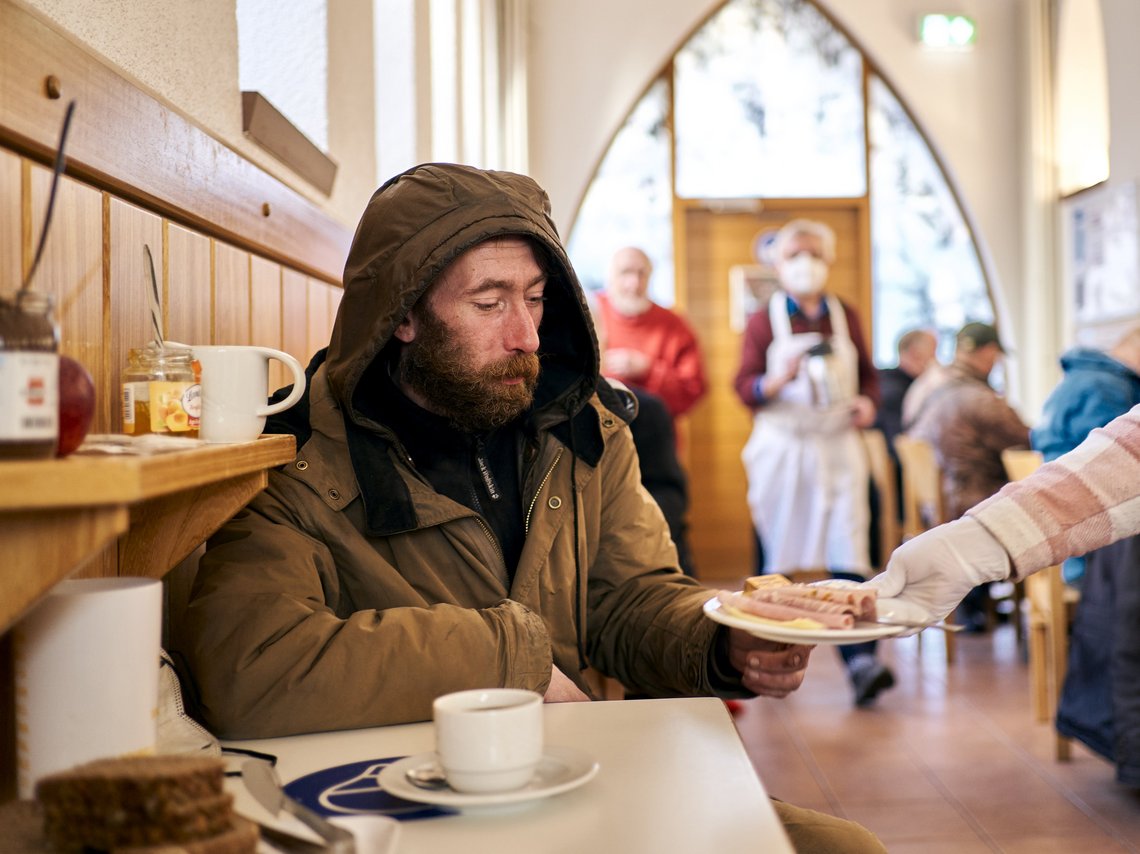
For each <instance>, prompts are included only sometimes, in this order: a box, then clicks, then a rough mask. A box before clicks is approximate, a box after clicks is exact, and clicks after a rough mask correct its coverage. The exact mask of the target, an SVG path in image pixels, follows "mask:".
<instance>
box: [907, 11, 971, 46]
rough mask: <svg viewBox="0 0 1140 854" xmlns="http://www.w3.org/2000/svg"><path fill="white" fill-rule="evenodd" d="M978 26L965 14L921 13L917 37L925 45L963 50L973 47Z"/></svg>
mask: <svg viewBox="0 0 1140 854" xmlns="http://www.w3.org/2000/svg"><path fill="white" fill-rule="evenodd" d="M977 34H978V28H977V26H976V25H975V23H974V19H973V18H967V17H966V16H965V15H923V16H921V17H920V18H919V19H918V38H919V41H921V42H922V43H923V44H924V45H925V46H926V47H934V48H948V49H957V50H964V49H966V48H970V47H973V45H974V39H975V38H976V36H977Z"/></svg>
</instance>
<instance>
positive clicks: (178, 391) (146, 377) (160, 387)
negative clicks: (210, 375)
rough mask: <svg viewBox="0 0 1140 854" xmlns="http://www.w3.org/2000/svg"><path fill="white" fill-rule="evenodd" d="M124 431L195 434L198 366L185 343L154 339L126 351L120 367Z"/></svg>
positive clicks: (199, 396) (199, 411)
mask: <svg viewBox="0 0 1140 854" xmlns="http://www.w3.org/2000/svg"><path fill="white" fill-rule="evenodd" d="M122 401H123V432H124V433H129V434H131V435H136V436H139V435H142V434H144V433H165V434H169V435H171V436H180V437H185V438H189V439H196V438H198V427H199V424H200V422H201V416H202V385H201V369H200V368H199V366H198V362H197V361H196V360H195V359H194V354H193V352H192V351H191V350H190V349H189V348H187V347H173V346H166V347H158V346H157V345H155V344H154V343H153V342H152V343H150V344H148V345H147V346H146V347H143V348H141V349H132V350H130V351H129V352H128V353H127V367H126V369H125V370H124V371H123V397H122Z"/></svg>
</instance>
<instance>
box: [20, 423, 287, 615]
mask: <svg viewBox="0 0 1140 854" xmlns="http://www.w3.org/2000/svg"><path fill="white" fill-rule="evenodd" d="M294 453H295V441H294V439H293V437H292V436H264V437H262V438H261V439H258V440H257V441H254V442H245V443H241V444H236V445H197V444H195V445H194V447H192V448H189V449H188V450H185V451H173V452H167V453H161V454H154V455H151V456H122V457H107V456H81V455H72V456H70V457H67V458H66V459H62V460H41V461H31V462H5V463H0V549H3V553H4V565H3V569H2V570H0V581H2V583H3V585H4V595H3V597H0V633H3V632H6V631H7V630H8V629H9V628H10V627H11V626H12V625H13V624H14V623H15V622H16V621H17V620H18V619H19V618H20V617H21V616H23V615H24V614H25V613H27V611H28V610H29V609H30V608H31V606H32V605H34V604H35V603H36V602H38V601H39V600H40V598H41V597H43V596H44V595H46V594H47V593H48V592H49V591H50V590H51V588H52V587H53V586H55V585H56V584H57V583H58V582H60V581H62V580H63V579H65V578H67V577H68V576H69V575H71V574H72V573H73V572H75V571H76V570H77V569H79V568H80V567H81V566H82V565H83V564H84V563H85V562H86V561H88V560H90V559H91V558H92V557H94V556H95V555H97V554H99V552H101V551H102V550H103V549H104V548H106V547H107V546H109V545H111V544H112V543H114V542H115V539H116V538H119V543H118V573H119V574H120V575H141V576H147V577H151V578H161V577H162V576H163V575H165V574H166V572H167V571H168V570H169V569H170V568H171V567H172V566H174V565H175V564H176V563H178V562H179V561H180V560H182V559H183V558H185V557H186V556H187V555H188V554H190V553H191V552H192V551H193V550H194V549H195V548H197V547H198V545H199V544H200V543H202V542H203V541H204V540H205V539H206V538H207V537H209V536H210V534H212V533H213V532H214V531H216V530H217V529H218V528H219V527H220V526H221V525H222V524H224V523H225V521H226V520H227V519H229V518H230V517H231V516H232V515H233V514H234V513H236V512H237V511H238V510H240V509H241V508H242V507H243V506H245V504H246V503H248V502H249V500H250V499H251V498H253V497H254V496H255V495H256V494H257V493H258V492H260V491H261V490H262V489H264V488H265V485H266V483H267V482H268V474H267V470H268V469H270V468H272V467H274V466H279V465H283V464H284V463H287V462H289V461H290V460H292V459H293V456H294Z"/></svg>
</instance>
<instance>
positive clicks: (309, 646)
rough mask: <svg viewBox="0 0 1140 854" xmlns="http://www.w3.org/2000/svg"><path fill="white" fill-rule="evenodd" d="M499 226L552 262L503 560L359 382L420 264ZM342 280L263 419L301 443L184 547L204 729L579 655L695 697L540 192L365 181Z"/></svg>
mask: <svg viewBox="0 0 1140 854" xmlns="http://www.w3.org/2000/svg"><path fill="white" fill-rule="evenodd" d="M498 235H524V236H529V237H530V238H531V239H532V240H534V241H536V242H537V244H538V245H539V246H541V247H543V248H544V249H545V254H546V255H547V256H548V257H547V258H546V259H545V260H546V266H547V267H548V272H549V273H550V281H549V283H548V286H547V289H546V292H547V293H546V295H547V305H546V310H545V315H544V318H543V321H542V325H541V327H540V330H539V332H540V339H541V346H540V352H539V354H540V357H541V359H542V375H541V377H540V381H539V388H538V391H537V393H536V397H535V402H534V405H533V406H532V408H531V410H530V411H529V412H528V413H527V414H526V415H525V416H524V417H525V418H526V419H528V423H529V425H530V429H529V430H528V431H527V435H528V436H529V437H531V438H530V439H529V441H528V444H527V447H526V448H525V449H523V451H522V452H521V462H520V472H521V484H520V488H521V494H522V496H523V511H524V514H525V519H526V523H525V524H526V541H525V546H524V548H523V552H522V556H521V558H520V560H519V563H518V566H517V568H516V569H515V571H514V573H513V576H511V575H509V574H508V572H507V568H506V566H505V565H504V562H503V558H502V555H501V552H500V550H499V548H498V546H497V544H496V542H495V539H494V537H493V535H492V534H491V531H490V529H489V527H488V526H487V525H486V523H485V522H484V521H483V520H482V519H481V518H480V517H479V515H478V514H476V513H475V512H474V511H473V510H471V509H469V508H467V507H465V506H463V505H461V504H459V503H457V502H455V501H452V500H451V499H450V498H447V497H445V496H443V495H441V494H439V493H438V492H436V491H435V490H434V489H433V488H432V487H431V485H430V484H429V483H428V482H427V481H426V480H425V479H424V478H423V477H422V476H420V475H419V474H418V473H417V471H416V468H415V467H414V465H413V463H412V461H411V460H410V459H409V458H408V455H407V453H406V452H405V451H404V449H403V448H402V446H401V443H400V441H399V438H398V437H397V436H396V435H395V434H394V433H393V432H392V431H391V430H390V429H389V428H388V427H387V426H386V425H385V423H384V414H383V412H382V411H378V409H379V407H377V406H376V401H375V399H374V396H373V395H372V394H371V393H370V390H371V385H372V384H371V383H370V380H369V377H370V374H369V372H370V371H374V370H378V369H384V365H385V355H384V353H385V352H387V353H390V351H385V347H386V346H387V345H388V344H389V342H390V341H391V340H392V338H393V333H394V331H395V329H396V327H397V325H398V324H399V322H400V320H401V319H402V318H403V317H404V316H405V315H406V314H407V312H408V311H409V309H410V308H411V307H412V306H413V305H414V304H415V303H416V301H417V300H418V299H419V298H420V297H421V296H422V295H423V293H424V291H425V289H426V288H427V287H428V286H429V285H430V284H431V283H432V282H433V281H434V280H435V279H436V277H437V276H438V275H439V273H440V272H441V271H442V270H443V269H444V268H445V267H446V266H447V265H448V264H449V263H451V262H452V261H453V260H454V259H455V258H456V257H457V256H458V255H459V254H460V253H462V252H463V251H464V250H466V249H468V248H470V247H471V246H473V245H475V244H477V243H479V242H482V241H484V240H486V239H488V238H491V237H495V236H498ZM344 284H345V289H344V297H343V300H342V301H341V304H340V309H339V311H338V313H337V317H336V322H335V326H334V329H333V333H332V339H331V343H330V346H329V348H328V350H327V353H318V354H317V356H316V357H315V358H314V360H313V363H312V364H311V365H310V368H309V380H310V381H309V388H308V390H307V394H306V397H305V398H304V399H303V401H302V402H301V403H300V404H298V405H297V406H296V407H294V409H293V410H291V411H290V412H289V413H287V415H286V417H285V418H284V419H283V420H280V421H277V422H271V423H270V425H269V428H268V430H267V432H283V431H291V432H293V433H294V434H296V435H297V438H298V452H297V456H296V459H295V460H294V461H293V462H292V463H291V464H289V465H287V466H284V467H283V468H282V469H280V470H278V471H274V472H271V473H270V477H269V487H268V489H267V490H266V491H265V492H264V493H262V494H261V495H259V496H257V497H256V498H255V499H254V500H253V501H252V502H251V503H250V505H249V506H248V507H247V508H246V509H245V510H243V511H242V512H241V513H240V514H239V515H238V516H237V517H235V518H234V519H233V520H232V521H231V522H229V523H228V524H227V525H226V526H225V527H223V529H222V530H221V531H219V532H218V533H217V534H216V535H215V536H214V537H213V538H212V539H211V541H210V544H209V548H208V550H207V553H206V554H205V556H204V557H203V559H202V561H201V566H200V569H199V572H198V575H197V578H196V581H195V584H194V589H193V592H192V596H191V603H190V606H189V608H188V611H187V613H186V615H185V620H184V623H183V631H182V632H181V633H180V634H181V636H182V637H185V638H186V639H187V640H186V642H185V643H184V645H183V648H182V649H181V653H182V656H183V657H184V658H185V659H186V661H187V663H188V664H189V668H190V675H191V677H192V688H193V690H194V691H195V692H196V697H195V699H196V713H197V714H198V715H199V716H200V717H201V718H202V719H203V721H204V722H205V723H206V724H207V726H209V727H210V728H211V729H213V731H214V732H216V733H217V734H219V735H220V736H223V737H227V738H246V737H268V736H279V735H286V734H291V733H299V732H308V731H317V730H328V729H346V728H353V727H363V726H374V725H381V724H395V723H403V722H407V721H417V720H425V719H428V718H430V716H431V701H432V699H433V698H435V697H437V696H439V695H440V694H443V693H446V692H448V691H455V690H460V689H464V688H476V687H487V686H508V687H517V688H529V689H533V690H535V691H538V692H540V693H541V692H543V691H545V690H546V687H547V684H548V682H549V680H550V674H551V664H552V663H553V664H556V665H557V666H558V667H559V668H560V669H561V670H562V671H563V672H564V673H566V674H567V675H569V676H570V677H571V678H572V679H574V680H575V681H576V682H578V684H579V686H580V687H582V688H583V689H586V682H585V680H584V678H583V675H582V665H583V664H585V663H588V664H589V665H590V666H592V667H594V668H597V669H598V670H600V671H601V672H603V673H606V674H609V675H612V676H614V677H616V678H617V679H619V680H620V681H621V682H622V683H623V684H625V685H626V686H627V687H629V688H631V689H634V690H637V691H641V692H645V693H649V694H654V695H682V694H686V695H687V694H708V693H711V692H712V685H711V684H710V681H709V671H710V661H711V660H712V655H711V652H710V648H711V647H712V644H713V638H714V636H715V630H716V628H717V627H716V625H715V624H714V623H712V622H711V621H709V620H707V619H705V618H704V617H703V615H702V613H701V604H702V603H703V602H704V601H705V600H707V599H708V598H709V591H708V590H706V589H705V588H703V587H701V586H700V585H699V584H697V583H696V582H694V581H693V580H691V579H687V578H685V577H684V576H683V575H682V574H681V572H680V571H679V569H678V568H677V554H676V550H675V548H674V546H673V543H672V541H671V540H670V538H669V532H668V528H667V526H666V524H665V520H664V518H663V517H662V515H661V512H660V510H659V509H658V507H657V505H656V504H655V503H654V501H653V499H652V498H651V497H650V496H649V494H648V493H647V492H646V491H645V490H644V489H643V488H642V486H641V483H640V476H639V472H638V460H637V455H636V452H635V450H634V446H633V441H632V439H631V436H630V431H629V429H628V426H627V423H626V421H627V420H628V419H629V418H630V417H631V406H632V405H631V404H629V403H628V398H626V397H623V396H622V395H621V394H620V393H617V392H615V391H614V390H613V389H611V388H610V387H609V386H608V385H607V384H606V383H605V382H604V381H602V382H601V383H599V380H598V352H597V344H596V341H595V339H594V334H593V328H592V325H591V323H590V321H589V314H588V311H587V308H586V303H585V299H584V297H583V294H582V290H581V287H580V285H579V283H578V280H577V277H576V276H575V274H574V271H573V269H572V268H571V266H570V262H569V260H568V259H567V257H566V254H565V250H564V249H563V247H562V244H561V241H560V240H559V238H558V235H557V233H556V231H555V227H554V224H553V222H552V220H551V218H550V215H549V202H548V200H547V198H546V194H545V193H544V192H543V191H542V189H541V188H540V187H539V186H538V185H537V184H535V183H534V182H533V181H532V180H531V179H529V178H526V177H523V176H521V175H515V174H511V173H505V172H486V171H482V170H477V169H472V168H468V167H463V166H456V165H445V164H430V165H425V166H419V167H416V168H414V169H411V170H409V171H408V172H406V173H404V174H402V175H399V176H397V177H396V178H394V179H392V180H391V181H389V182H388V183H386V184H385V185H384V186H383V187H381V188H380V189H379V190H378V191H377V192H376V194H375V195H374V196H373V197H372V200H371V201H370V203H369V205H368V208H367V210H366V212H365V214H364V216H363V218H362V219H361V222H360V225H359V227H358V229H357V232H356V236H355V238H354V241H353V245H352V249H351V252H350V254H349V258H348V263H347V266H346V268H345V276H344ZM509 578H510V581H508V579H509ZM737 684H738V683H737ZM718 686H719V687H722V688H723V687H724V685H723V680H722V681H720V682H718Z"/></svg>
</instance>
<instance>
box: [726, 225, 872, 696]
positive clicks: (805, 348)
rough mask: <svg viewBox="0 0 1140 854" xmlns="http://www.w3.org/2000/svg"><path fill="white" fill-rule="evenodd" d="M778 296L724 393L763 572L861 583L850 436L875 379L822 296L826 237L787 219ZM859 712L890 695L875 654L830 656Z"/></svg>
mask: <svg viewBox="0 0 1140 854" xmlns="http://www.w3.org/2000/svg"><path fill="white" fill-rule="evenodd" d="M772 257H773V259H774V266H775V268H776V272H777V274H778V276H779V280H780V285H781V288H780V290H778V291H776V293H775V294H773V296H772V298H771V300H770V302H769V304H768V307H767V310H766V311H765V310H763V309H762V310H760V311H757V312H756V313H755V314H753V315H752V317H751V318H750V319H749V321H748V325H747V327H746V328H745V330H744V340H743V346H742V352H741V361H740V369H739V371H738V372H737V374H736V379H735V382H734V386H735V389H736V393H737V395H738V396H739V397H740V400H741V401H742V402H743V403H744V404H745V405H746V406H748V407H749V408H750V409H751V410H752V412H753V428H752V435H751V437H750V438H749V440H748V443H747V444H746V445H745V447H744V451H743V453H742V459H743V462H744V468H745V471H746V473H747V476H748V505H749V509H750V511H751V513H752V520H753V524H754V525H755V526H756V532H757V534H758V535H759V537H760V541H761V542H762V544H763V549H764V571H765V572H766V573H788V572H791V571H794V570H803V569H827V570H829V571H830V572H831V574H832V575H833V576H834V577H837V578H847V579H853V580H862V579H864V578H866V577H867V575H868V574H869V573H870V558H869V543H868V527H869V516H870V508H869V504H868V490H869V482H868V471H867V463H866V459H865V456H864V451H863V447H862V444H861V440H860V436H859V432H858V431H859V430H860V429H863V428H866V427H870V426H871V424H872V423H873V422H874V420H875V410H876V407H877V405H878V400H879V379H878V373H877V372H876V370H875V367H874V365H873V364H872V362H871V357H870V353H869V351H868V349H867V345H866V342H865V340H864V338H863V331H862V326H861V325H860V323H859V318H858V316H857V315H856V314H855V311H854V310H853V309H852V308H851V307H850V306H848V305H846V304H844V303H843V302H842V301H841V300H840V299H839V298H838V297H836V296H834V295H832V294H828V293H827V292H826V290H825V288H826V284H827V277H828V273H829V271H830V267H831V264H832V263H833V262H834V260H835V234H834V232H833V231H832V230H831V229H830V228H829V227H828V226H826V225H824V224H823V223H820V222H815V221H813V220H805V219H797V220H793V221H791V222H789V223H787V224H786V225H785V226H784V227H783V228H781V229H780V231H779V232H778V233H777V235H776V238H775V240H774V242H773V245H772ZM839 650H840V653H841V654H842V656H843V659H844V662H845V663H846V665H847V669H848V673H849V675H850V677H851V683H852V687H853V690H854V697H855V703H856V705H858V706H866V705H868V704H870V703H871V702H872V701H873V700H874V699H875V697H876V696H877V695H878V694H879V693H880V692H881V691H883V690H884V689H886V688H889V687H890V686H891V685H893V684H894V675H893V674H892V673H891V671H890V670H889V669H888V668H887V667H886V666H885V665H883V664H882V663H881V662H879V661H878V660H877V658H876V657H875V645H874V643H873V642H872V643H867V644H852V645H849V646H842V647H840V648H839Z"/></svg>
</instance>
